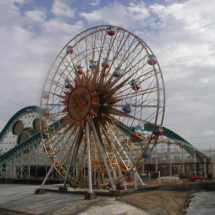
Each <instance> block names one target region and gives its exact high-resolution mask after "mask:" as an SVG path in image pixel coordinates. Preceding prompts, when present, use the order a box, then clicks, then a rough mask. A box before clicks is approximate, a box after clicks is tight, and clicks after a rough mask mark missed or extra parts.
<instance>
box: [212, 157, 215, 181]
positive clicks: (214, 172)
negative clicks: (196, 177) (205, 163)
mask: <svg viewBox="0 0 215 215" xmlns="http://www.w3.org/2000/svg"><path fill="white" fill-rule="evenodd" d="M212 172H213V180H214V177H215V171H214V156H213V157H212Z"/></svg>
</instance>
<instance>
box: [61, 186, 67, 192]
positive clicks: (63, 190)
mask: <svg viewBox="0 0 215 215" xmlns="http://www.w3.org/2000/svg"><path fill="white" fill-rule="evenodd" d="M59 191H60V192H67V191H68V188H67V187H59Z"/></svg>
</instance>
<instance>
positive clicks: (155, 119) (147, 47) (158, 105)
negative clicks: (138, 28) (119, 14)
mask: <svg viewBox="0 0 215 215" xmlns="http://www.w3.org/2000/svg"><path fill="white" fill-rule="evenodd" d="M108 26H110V25H108ZM108 26H107V25H101V26H96V27H92V28H89V29H87V30H85V31H83V32H81V33H80V34H78V35H76V36H75V37H74V38H73V39H72V40H70V41H69V42H68V43H67V44H66V45H65V46H64V47H63V49H62V50H61V51H60V53H59V54H58V55H57V57H56V59H55V60H54V62H53V64H52V66H51V69H50V70H49V73H50V71H51V70H52V69H53V65H54V64H55V62H56V61H57V59H59V58H60V55H61V53H62V52H63V51H64V50H65V48H66V47H67V46H68V45H69V44H70V43H71V42H72V41H73V40H75V39H76V38H78V37H79V36H80V35H82V34H83V33H85V32H87V31H90V30H92V29H98V28H102V27H106V28H107V27H108ZM110 27H114V28H117V29H118V31H119V30H122V31H125V32H127V33H128V34H129V35H132V36H133V37H134V39H136V40H139V42H140V43H141V44H142V43H143V44H144V48H145V51H146V52H147V55H149V52H148V50H147V49H149V50H150V52H151V53H150V54H153V52H152V51H151V49H150V48H149V46H148V45H147V44H146V43H145V42H144V41H143V40H141V39H140V38H139V37H137V36H136V35H134V34H133V33H131V32H129V31H127V30H126V29H123V28H120V27H117V26H110ZM102 30H104V29H101V30H100V31H102ZM95 32H96V31H95ZM95 32H91V33H89V34H87V35H86V37H87V36H90V35H93V34H94V33H95ZM65 58H66V55H65ZM61 63H62V61H61V62H60V63H59V66H58V68H57V69H56V70H55V71H56V73H57V71H58V69H59V68H60V66H61ZM99 63H100V62H99ZM99 63H98V64H99ZM157 66H158V68H159V70H160V66H159V64H158V62H157ZM154 67H155V65H153V68H154ZM87 71H88V70H87ZM49 73H48V74H47V77H46V81H47V79H48V77H49ZM160 73H161V70H160ZM155 77H156V79H157V80H156V82H157V83H158V82H159V81H158V77H157V74H156V72H155ZM160 79H161V80H162V84H164V82H163V77H162V73H161V77H160ZM46 81H45V84H46ZM45 84H44V87H43V91H42V93H43V92H44V88H45ZM51 87H52V83H51V84H50V88H49V92H50V91H51ZM158 87H159V86H158ZM163 88H164V85H163ZM55 91H56V90H55ZM62 91H63V89H62ZM163 91H164V89H163ZM70 93H71V92H70ZM157 97H158V99H157V107H160V104H159V103H160V99H159V90H157ZM163 97H164V99H163V100H164V103H163V111H162V117H161V122H160V125H162V122H163V117H164V107H165V92H164V94H163ZM42 100H43V98H42V96H41V104H42ZM158 113H159V108H157V110H156V117H155V118H154V123H152V124H153V130H152V133H153V131H154V130H155V127H156V126H157V118H158ZM62 115H63V114H62ZM64 117H65V115H64ZM46 119H47V118H46ZM109 120H110V119H109ZM133 120H137V118H134V117H133ZM80 121H81V120H80ZM140 121H141V120H140ZM143 122H144V121H143ZM151 136H152V135H151ZM150 141H151V139H149V141H148V142H147V144H146V145H147V146H148V144H149V143H150ZM43 142H46V140H45V141H44V140H43ZM146 150H147V147H145V149H144V151H143V153H142V154H144V153H145V152H146ZM47 154H48V153H47ZM140 159H141V156H139V159H136V162H135V163H134V164H133V168H134V167H135V166H136V164H138V162H139V161H140ZM133 168H131V169H130V170H129V171H127V172H131V171H132V170H133ZM123 177H124V176H121V177H118V179H117V181H118V180H120V179H121V178H123Z"/></svg>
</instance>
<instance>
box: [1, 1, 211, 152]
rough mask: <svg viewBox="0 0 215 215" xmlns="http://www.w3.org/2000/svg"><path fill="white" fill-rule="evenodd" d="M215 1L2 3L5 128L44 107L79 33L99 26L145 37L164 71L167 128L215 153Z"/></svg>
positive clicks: (2, 100) (2, 74)
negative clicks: (53, 74) (53, 71)
mask: <svg viewBox="0 0 215 215" xmlns="http://www.w3.org/2000/svg"><path fill="white" fill-rule="evenodd" d="M214 9H215V1H211V0H204V1H202V0H187V1H186V0H157V1H154V0H115V1H114V0H1V1H0V14H1V17H0V55H1V56H0V73H1V79H0V80H1V82H0V83H1V84H0V98H1V107H0V108H1V115H0V130H1V129H3V127H4V126H5V124H6V123H7V121H8V120H9V119H10V117H11V116H12V115H13V114H14V113H16V112H17V111H18V110H20V109H21V108H23V107H26V106H29V105H39V102H40V96H41V91H42V87H43V84H44V81H45V77H46V74H47V73H48V70H49V68H50V66H51V64H52V62H53V61H54V59H55V57H56V56H57V54H58V53H59V52H60V50H61V49H62V48H63V47H64V45H65V44H66V43H67V42H68V41H70V40H71V39H72V38H73V37H74V36H75V35H77V34H78V33H80V32H82V31H84V30H86V29H87V28H89V27H93V26H97V25H105V24H107V25H116V26H121V27H123V28H125V29H127V30H129V31H131V32H133V33H135V34H136V35H137V36H139V37H141V38H142V39H143V40H144V41H145V42H146V43H147V44H148V45H149V47H150V48H151V49H152V51H153V52H154V54H155V55H156V57H157V59H158V62H159V64H160V66H161V69H162V73H163V76H164V81H165V87H166V113H165V119H164V126H165V127H167V128H169V129H171V130H173V131H175V132H176V133H178V134H179V135H181V136H182V137H184V138H185V139H187V140H188V141H190V142H191V143H193V144H194V145H195V146H197V147H198V148H200V149H209V148H210V147H212V149H215V85H214V82H215V13H214Z"/></svg>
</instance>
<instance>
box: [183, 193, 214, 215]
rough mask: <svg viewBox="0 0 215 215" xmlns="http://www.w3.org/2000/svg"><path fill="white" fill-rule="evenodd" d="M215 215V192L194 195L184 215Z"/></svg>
mask: <svg viewBox="0 0 215 215" xmlns="http://www.w3.org/2000/svg"><path fill="white" fill-rule="evenodd" d="M214 214H215V192H214V191H213V192H199V193H195V194H194V197H193V198H192V200H191V202H190V204H189V207H188V209H187V213H186V215H214Z"/></svg>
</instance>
